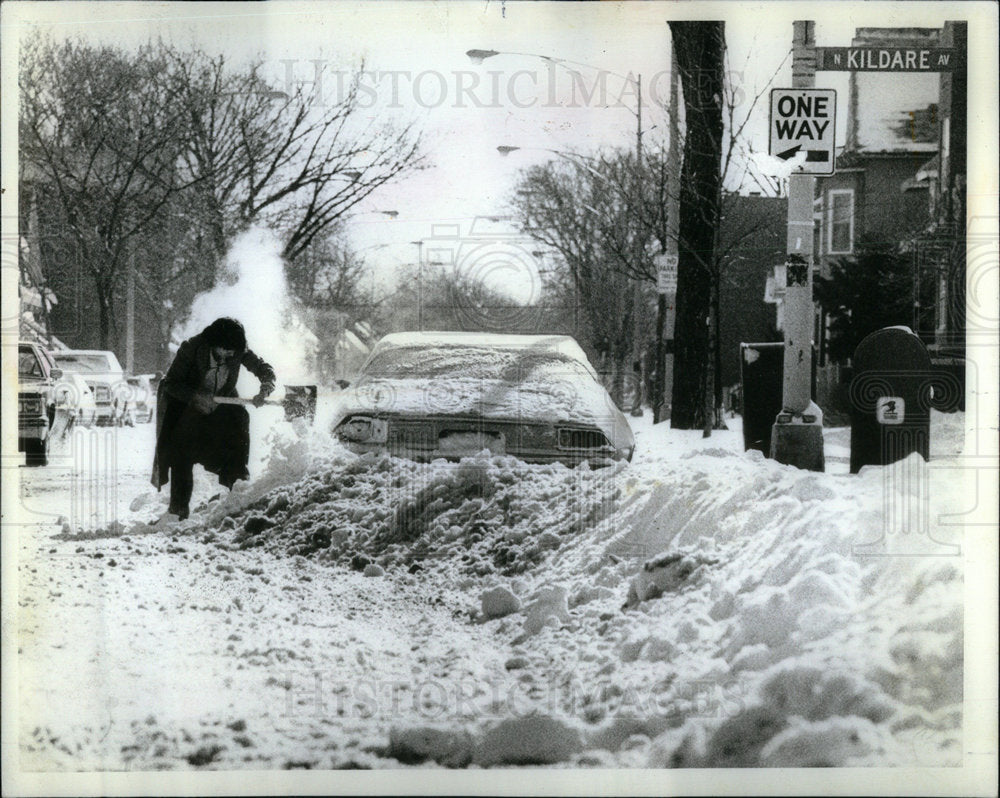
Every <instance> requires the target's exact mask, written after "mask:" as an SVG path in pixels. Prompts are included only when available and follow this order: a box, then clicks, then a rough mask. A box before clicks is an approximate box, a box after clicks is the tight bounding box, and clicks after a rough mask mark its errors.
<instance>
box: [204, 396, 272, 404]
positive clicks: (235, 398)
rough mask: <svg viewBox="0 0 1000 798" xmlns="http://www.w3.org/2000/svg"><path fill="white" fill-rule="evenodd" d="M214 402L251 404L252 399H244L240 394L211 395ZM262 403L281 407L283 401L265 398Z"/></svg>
mask: <svg viewBox="0 0 1000 798" xmlns="http://www.w3.org/2000/svg"><path fill="white" fill-rule="evenodd" d="M212 398H213V399H214V400H215V403H216V404H220V405H244V406H246V405H252V404H253V399H244V398H243V397H241V396H213V397H212ZM264 404H266V405H277V406H278V407H281V406H282V405H283V404H284V403H283V402H279V401H277V400H275V399H265V400H264Z"/></svg>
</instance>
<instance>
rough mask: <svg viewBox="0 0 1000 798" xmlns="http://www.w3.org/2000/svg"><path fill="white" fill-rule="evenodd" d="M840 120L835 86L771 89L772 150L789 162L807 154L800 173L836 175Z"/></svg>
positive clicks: (770, 142)
mask: <svg viewBox="0 0 1000 798" xmlns="http://www.w3.org/2000/svg"><path fill="white" fill-rule="evenodd" d="M836 121H837V92H836V91H834V90H833V89H812V88H795V89H771V117H770V123H769V127H770V131H771V134H770V139H769V141H768V152H769V153H770V154H771V155H773V156H775V157H777V158H781V159H782V160H785V161H787V160H790V159H791V158H794V157H795V156H796V155H798V154H799V153H805V161H804V162H803V163H802V164H801V166H799V168H798V170H797V172H796V173H797V174H807V175H832V174H833V169H834V146H835V132H836Z"/></svg>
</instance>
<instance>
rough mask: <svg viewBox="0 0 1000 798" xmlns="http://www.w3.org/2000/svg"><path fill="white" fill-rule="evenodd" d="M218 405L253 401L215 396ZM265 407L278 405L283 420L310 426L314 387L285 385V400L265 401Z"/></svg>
mask: <svg viewBox="0 0 1000 798" xmlns="http://www.w3.org/2000/svg"><path fill="white" fill-rule="evenodd" d="M213 398H214V399H215V401H216V402H217V403H218V404H220V405H252V404H253V399H243V398H241V397H238V396H216V397H213ZM264 404H266V405H280V406H281V407H283V408H284V409H285V420H286V421H291V420H292V419H296V418H304V419H306V420H307V421H308V422H309V423H310V424H312V423H313V421H314V420H315V418H316V386H315V385H286V386H285V398H284V399H282V400H280V401H278V400H277V399H265V400H264Z"/></svg>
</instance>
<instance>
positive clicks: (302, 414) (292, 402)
mask: <svg viewBox="0 0 1000 798" xmlns="http://www.w3.org/2000/svg"><path fill="white" fill-rule="evenodd" d="M282 406H283V407H284V409H285V419H286V420H287V421H291V420H292V419H296V418H304V419H306V420H307V421H308V422H309V423H310V424H312V423H313V421H314V420H315V419H316V386H315V385H286V386H285V400H284V402H282Z"/></svg>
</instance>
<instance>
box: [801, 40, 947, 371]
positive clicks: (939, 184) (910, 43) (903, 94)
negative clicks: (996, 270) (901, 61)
mask: <svg viewBox="0 0 1000 798" xmlns="http://www.w3.org/2000/svg"><path fill="white" fill-rule="evenodd" d="M965 28H966V23H947V24H946V25H945V26H944V27H943V28H858V29H857V31H856V35H855V37H854V40H853V41H852V47H884V48H899V47H919V48H954V49H955V50H956V51H958V52H959V53H962V54H964V52H965V36H966V31H965ZM965 102H966V96H965V73H964V68H961V67H960V68H959V69H957V70H956V71H952V72H944V71H942V72H877V71H853V72H851V73H850V77H849V91H848V108H847V135H846V140H845V144H844V147H843V149H842V150H841V151H840V152H839V153H838V154H837V163H836V172H835V173H834V174H833V175H830V176H825V177H818V178H817V180H816V197H815V201H814V213H813V218H814V223H815V241H814V252H813V255H814V262H815V264H816V267H817V271H818V273H819V274H820V275H822V276H824V277H828V276H829V273H830V266H831V264H832V263H833V262H834V261H836V260H837V259H840V258H850V257H851V256H853V255H855V254H856V253H857V251H858V246H859V244H861V243H862V242H870V243H883V244H885V243H888V244H890V245H893V246H894V247H896V248H897V250H898V251H900V252H904V253H907V252H908V253H911V254H912V257H913V267H914V278H915V283H916V286H917V287H916V288H915V289H914V292H913V295H914V298H915V301H914V308H913V315H912V319H911V320H910V321H911V325H910V326H911V327H912V328H913V329H914V331H915V332H917V333H918V334H919V335H920V336H921V337H922V338H923V339H924V341H925V343H927V344H928V347H929V348H930V349H931V350H932V351H934V349H935V348H938V349H947V348H948V347H949V346H951V347H954V344H955V342H956V341H958V340H964V335H963V334H962V329H963V328H964V314H963V318H961V319H960V318H958V314H956V313H955V312H954V309H955V308H956V307H964V300H963V299H961V298H960V297H959V296H957V294H958V292H960V291H963V290H964V242H962V241H960V239H962V238H963V236H964V226H963V225H962V224H960V223H959V220H960V219H961V218H962V216H961V213H962V211H961V208H963V207H964V176H965ZM959 245H961V246H962V252H961V253H959V252H957V247H958V246H959ZM928 279H931V280H934V281H936V282H938V283H939V287H938V291H937V292H936V298H935V300H934V301H933V303H932V304H933V306H932V307H927V306H921V303H920V301H919V299H920V296H921V292H920V290H919V287H920V284H921V281H922V280H928ZM961 296H964V294H962V295H961ZM817 332H818V336H817V337H818V341H817V344H818V349H819V353H820V355H819V356H820V365H821V366H825V365H827V362H828V352H827V333H828V326H827V321H826V319H825V318H824V316H823V314H822V312H821V313H820V318H819V321H818V324H817Z"/></svg>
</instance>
